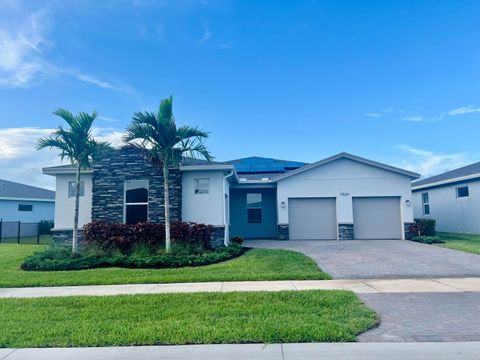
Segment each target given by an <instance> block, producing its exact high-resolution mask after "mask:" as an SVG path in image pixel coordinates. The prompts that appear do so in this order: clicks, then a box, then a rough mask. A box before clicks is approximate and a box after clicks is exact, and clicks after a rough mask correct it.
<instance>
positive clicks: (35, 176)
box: [0, 127, 123, 189]
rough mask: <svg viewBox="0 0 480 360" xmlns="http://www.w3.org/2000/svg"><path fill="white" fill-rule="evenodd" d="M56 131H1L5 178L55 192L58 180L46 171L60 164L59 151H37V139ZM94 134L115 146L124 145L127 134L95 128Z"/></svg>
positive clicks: (0, 165) (0, 162) (0, 160)
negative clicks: (44, 173)
mask: <svg viewBox="0 0 480 360" xmlns="http://www.w3.org/2000/svg"><path fill="white" fill-rule="evenodd" d="M53 131H54V129H47V128H36V127H18V128H0V168H1V169H2V175H1V178H2V179H5V180H10V181H17V182H20V183H25V184H30V185H34V186H40V187H46V188H50V189H54V185H55V179H54V178H53V177H51V176H47V175H43V174H42V168H44V167H47V166H54V165H59V164H60V158H59V156H58V152H57V151H56V150H54V149H52V150H50V149H42V150H35V143H36V141H37V139H39V138H41V137H43V136H48V135H49V134H50V133H52V132H53ZM92 133H93V135H94V136H95V137H96V138H97V139H99V140H107V141H109V142H110V143H111V144H112V145H113V146H119V145H120V144H121V143H122V140H121V138H122V135H123V132H120V131H117V130H115V129H113V128H101V127H94V128H92ZM65 163H66V162H64V164H65Z"/></svg>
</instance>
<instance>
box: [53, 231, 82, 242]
mask: <svg viewBox="0 0 480 360" xmlns="http://www.w3.org/2000/svg"><path fill="white" fill-rule="evenodd" d="M52 237H53V244H54V245H55V246H72V239H73V230H53V231H52ZM82 243H83V230H82V229H78V245H81V244H82Z"/></svg>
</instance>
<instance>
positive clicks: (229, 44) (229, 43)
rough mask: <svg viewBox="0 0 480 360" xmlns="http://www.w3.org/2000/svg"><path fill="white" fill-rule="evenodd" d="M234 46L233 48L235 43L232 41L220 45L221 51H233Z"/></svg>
mask: <svg viewBox="0 0 480 360" xmlns="http://www.w3.org/2000/svg"><path fill="white" fill-rule="evenodd" d="M232 46H233V41H232V40H230V41H227V42H224V43H221V44H219V45H218V47H219V48H221V49H231V48H232Z"/></svg>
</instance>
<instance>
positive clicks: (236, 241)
mask: <svg viewBox="0 0 480 360" xmlns="http://www.w3.org/2000/svg"><path fill="white" fill-rule="evenodd" d="M230 242H231V243H232V244H237V245H242V244H243V239H242V238H241V237H240V236H235V237H233V238H232V239H231V240H230Z"/></svg>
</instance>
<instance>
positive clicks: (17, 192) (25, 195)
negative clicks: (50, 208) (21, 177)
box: [0, 179, 55, 200]
mask: <svg viewBox="0 0 480 360" xmlns="http://www.w3.org/2000/svg"><path fill="white" fill-rule="evenodd" d="M0 198H14V199H30V200H32V199H41V200H55V191H52V190H47V189H43V188H39V187H36V186H30V185H24V184H20V183H17V182H13V181H8V180H2V179H0Z"/></svg>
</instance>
